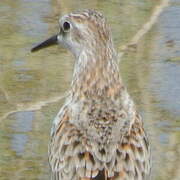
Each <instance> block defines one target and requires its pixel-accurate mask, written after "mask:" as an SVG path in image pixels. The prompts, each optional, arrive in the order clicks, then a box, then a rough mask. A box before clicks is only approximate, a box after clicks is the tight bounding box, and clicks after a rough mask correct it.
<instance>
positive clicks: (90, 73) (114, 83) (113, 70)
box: [72, 49, 124, 99]
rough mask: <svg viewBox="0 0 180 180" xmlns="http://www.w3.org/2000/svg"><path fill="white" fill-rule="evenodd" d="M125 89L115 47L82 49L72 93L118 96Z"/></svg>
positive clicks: (80, 95)
mask: <svg viewBox="0 0 180 180" xmlns="http://www.w3.org/2000/svg"><path fill="white" fill-rule="evenodd" d="M123 89H124V87H123V85H122V81H121V78H120V74H119V68H118V63H117V57H116V53H115V51H114V49H112V50H110V49H108V50H106V51H99V52H98V53H95V51H94V52H90V51H82V53H81V54H80V56H79V57H78V59H77V60H76V62H75V68H74V75H73V81H72V93H73V96H75V97H77V98H88V97H90V98H93V97H94V98H97V97H100V98H102V97H106V98H107V97H110V98H113V99H114V98H117V97H118V96H119V95H120V93H121V91H122V90H123Z"/></svg>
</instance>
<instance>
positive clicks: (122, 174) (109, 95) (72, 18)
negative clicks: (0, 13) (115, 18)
mask: <svg viewBox="0 0 180 180" xmlns="http://www.w3.org/2000/svg"><path fill="white" fill-rule="evenodd" d="M59 23H60V33H59V34H58V35H57V36H53V37H52V38H50V39H48V40H47V41H45V42H44V43H43V44H40V45H38V46H36V47H35V48H33V49H32V51H36V50H38V49H41V48H42V47H46V46H49V45H51V44H54V43H55V42H58V43H61V44H63V45H64V46H65V47H66V48H67V49H69V50H70V51H71V52H72V53H73V55H74V56H75V67H74V74H73V80H72V86H71V91H70V95H69V97H68V98H67V99H66V103H65V105H64V106H63V107H62V108H61V110H60V112H59V113H58V115H57V117H56V118H55V120H54V123H53V127H52V133H51V142H50V145H49V162H50V167H51V171H52V180H145V179H147V177H148V175H149V172H150V147H149V143H148V140H147V136H146V134H145V132H144V129H143V124H142V119H141V117H140V115H139V114H138V112H137V111H136V108H135V105H134V103H133V101H132V99H131V98H130V96H129V95H128V93H127V90H126V88H125V87H124V85H123V83H122V80H121V77H120V73H119V69H118V63H117V55H116V52H115V50H114V46H113V42H112V38H111V33H110V30H109V27H108V26H107V23H106V20H105V18H104V17H103V16H102V15H101V14H100V13H98V12H96V11H92V10H85V11H83V12H77V13H71V14H69V15H66V16H63V17H62V18H61V19H60V22H59Z"/></svg>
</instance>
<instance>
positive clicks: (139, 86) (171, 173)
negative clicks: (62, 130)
mask: <svg viewBox="0 0 180 180" xmlns="http://www.w3.org/2000/svg"><path fill="white" fill-rule="evenodd" d="M157 3H159V1H148V0H141V1H139V0H134V1H132V0H121V1H119V0H110V1H106V0H101V1H98V0H91V1H87V0H76V1H70V0H66V1H60V0H56V1H55V0H36V1H30V0H29V1H28V0H16V1H12V0H3V1H1V2H0V180H9V179H10V180H11V179H13V180H36V179H49V166H48V160H47V158H48V157H47V146H48V141H49V134H50V133H49V132H50V127H51V123H52V120H53V118H54V117H55V116H56V114H57V112H58V111H59V109H60V107H61V105H62V103H63V102H64V99H61V96H63V95H64V94H65V92H66V91H67V90H68V89H69V86H70V82H71V76H72V70H73V59H72V55H71V54H70V53H69V52H67V51H66V50H64V49H63V48H61V47H56V46H54V47H52V48H49V49H46V50H44V51H43V50H42V51H40V52H38V53H34V54H32V53H30V49H31V47H32V46H33V45H34V44H36V43H37V42H39V41H41V40H43V39H45V38H47V37H49V36H50V35H52V34H54V33H56V32H57V31H58V27H57V20H58V17H59V15H63V14H65V13H67V12H71V11H72V10H76V9H84V8H92V9H97V10H99V11H101V12H102V13H103V14H104V15H105V16H106V17H107V19H108V22H109V24H110V25H111V27H112V33H113V38H114V42H115V45H116V47H120V46H122V45H124V44H126V43H127V42H129V40H130V39H132V37H133V35H134V34H135V33H136V32H137V30H138V29H139V28H140V27H141V25H142V24H143V23H145V22H147V20H148V17H149V16H150V15H151V13H152V11H153V8H154V6H155V5H156V4H157ZM173 8H174V9H173ZM175 12H176V13H175ZM179 12H180V3H179V0H176V1H175V0H174V1H173V2H172V3H171V4H170V6H169V7H168V8H167V10H166V11H165V12H164V13H163V14H162V16H161V17H160V19H159V21H158V22H157V24H156V25H155V26H154V27H153V29H152V30H151V31H150V32H149V33H148V34H147V35H146V36H145V37H144V38H143V39H142V40H141V42H140V43H139V45H138V47H137V49H136V51H135V52H127V53H126V54H125V56H123V58H122V62H121V63H120V69H121V74H122V76H123V80H124V83H126V85H127V87H128V90H129V93H130V94H131V96H132V97H133V99H134V101H135V102H136V104H137V106H138V108H139V111H140V112H141V114H142V115H143V117H144V123H145V127H146V130H147V133H148V134H149V137H150V141H151V145H152V158H153V168H152V179H155V180H161V179H162V180H166V179H174V180H175V179H178V177H179V176H180V174H178V173H179V172H178V169H179V168H180V164H179V162H180V158H179V157H180V145H179V138H180V121H179V119H180V108H179V107H180V93H179V92H180V82H179V83H178V81H180V80H179V79H178V76H179V77H180V70H179V69H180V64H179V63H178V62H177V61H168V60H169V59H173V58H176V57H180V53H179V51H178V49H179V47H180V41H179V40H178V34H179V31H180V28H178V27H179V25H178V23H176V21H175V20H174V21H172V20H171V19H176V18H175V17H177V15H179V16H180V14H179ZM174 13H175V16H173V15H174ZM171 16H172V17H171ZM168 18H169V21H168ZM173 23H175V24H173ZM171 26H172V28H171ZM167 27H168V28H167ZM169 27H170V28H169ZM174 27H176V29H175V30H174ZM171 29H172V30H171ZM172 31H173V32H172ZM174 31H175V32H174ZM172 34H173V35H172ZM168 40H173V41H175V45H174V46H173V47H168V46H167V45H166V41H168ZM60 99H61V100H60ZM8 114H9V115H8Z"/></svg>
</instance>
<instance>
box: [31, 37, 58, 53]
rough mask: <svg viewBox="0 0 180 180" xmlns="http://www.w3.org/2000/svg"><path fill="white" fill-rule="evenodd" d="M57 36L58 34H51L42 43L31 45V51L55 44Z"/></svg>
mask: <svg viewBox="0 0 180 180" xmlns="http://www.w3.org/2000/svg"><path fill="white" fill-rule="evenodd" d="M57 36H58V35H55V36H52V37H50V38H49V39H47V40H45V41H43V42H42V43H40V44H38V45H36V46H35V47H33V48H32V49H31V52H35V51H38V50H40V49H43V48H46V47H48V46H52V45H55V44H57V42H58V40H57Z"/></svg>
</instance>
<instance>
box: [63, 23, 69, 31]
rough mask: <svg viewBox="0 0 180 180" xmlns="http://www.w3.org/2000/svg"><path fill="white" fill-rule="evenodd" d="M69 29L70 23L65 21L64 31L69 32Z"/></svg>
mask: <svg viewBox="0 0 180 180" xmlns="http://www.w3.org/2000/svg"><path fill="white" fill-rule="evenodd" d="M69 29H70V23H69V22H64V24H63V30H64V32H68V31H69Z"/></svg>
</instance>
